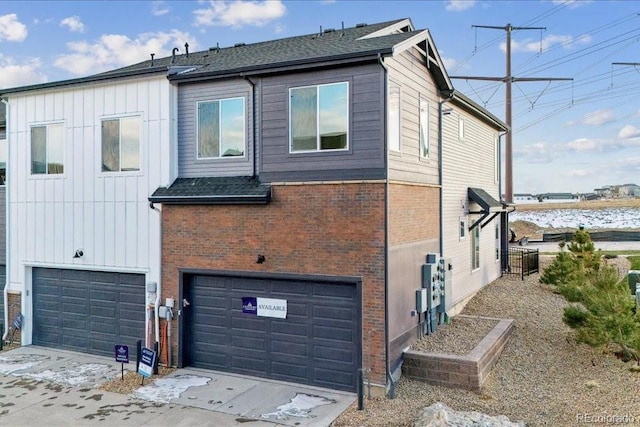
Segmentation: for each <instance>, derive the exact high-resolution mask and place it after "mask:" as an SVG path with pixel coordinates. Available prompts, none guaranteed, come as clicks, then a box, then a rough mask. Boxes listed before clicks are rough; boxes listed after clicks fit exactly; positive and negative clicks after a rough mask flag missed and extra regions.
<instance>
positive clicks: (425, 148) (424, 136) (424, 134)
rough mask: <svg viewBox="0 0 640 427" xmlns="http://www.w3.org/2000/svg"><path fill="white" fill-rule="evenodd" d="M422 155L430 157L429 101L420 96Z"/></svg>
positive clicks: (425, 157)
mask: <svg viewBox="0 0 640 427" xmlns="http://www.w3.org/2000/svg"><path fill="white" fill-rule="evenodd" d="M420 157H422V158H423V159H428V158H429V101H427V100H426V99H424V98H420Z"/></svg>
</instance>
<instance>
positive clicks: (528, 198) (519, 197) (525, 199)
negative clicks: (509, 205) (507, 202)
mask: <svg viewBox="0 0 640 427" xmlns="http://www.w3.org/2000/svg"><path fill="white" fill-rule="evenodd" d="M513 203H516V204H524V203H538V198H537V197H536V196H535V195H534V194H530V193H515V194H514V195H513Z"/></svg>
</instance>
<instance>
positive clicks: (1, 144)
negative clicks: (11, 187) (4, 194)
mask: <svg viewBox="0 0 640 427" xmlns="http://www.w3.org/2000/svg"><path fill="white" fill-rule="evenodd" d="M6 183H7V140H6V139H0V185H5V184H6Z"/></svg>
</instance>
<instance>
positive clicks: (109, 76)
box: [0, 65, 167, 96]
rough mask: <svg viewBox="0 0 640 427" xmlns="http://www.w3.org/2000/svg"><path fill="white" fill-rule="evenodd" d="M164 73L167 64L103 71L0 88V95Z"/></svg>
mask: <svg viewBox="0 0 640 427" xmlns="http://www.w3.org/2000/svg"><path fill="white" fill-rule="evenodd" d="M160 72H162V73H166V72H167V66H166V65H165V66H162V67H153V68H146V69H143V70H140V69H137V70H131V71H123V72H120V73H111V74H109V73H103V74H96V75H93V76H89V77H81V78H78V79H70V80H62V81H58V82H52V83H41V84H37V85H31V86H21V87H14V88H9V89H0V96H2V95H5V94H9V93H21V92H30V91H34V90H41V89H51V88H58V87H66V86H73V85H77V84H82V83H92V82H101V81H105V80H114V79H117V78H123V77H134V76H146V75H148V74H156V73H160Z"/></svg>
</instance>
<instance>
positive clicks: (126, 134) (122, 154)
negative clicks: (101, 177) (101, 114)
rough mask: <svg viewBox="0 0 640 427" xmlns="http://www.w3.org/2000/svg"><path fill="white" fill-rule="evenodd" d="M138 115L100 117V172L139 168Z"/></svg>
mask: <svg viewBox="0 0 640 427" xmlns="http://www.w3.org/2000/svg"><path fill="white" fill-rule="evenodd" d="M141 121H142V120H141V118H140V116H127V117H114V118H105V119H102V140H101V141H102V172H134V171H139V170H140V131H141Z"/></svg>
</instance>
